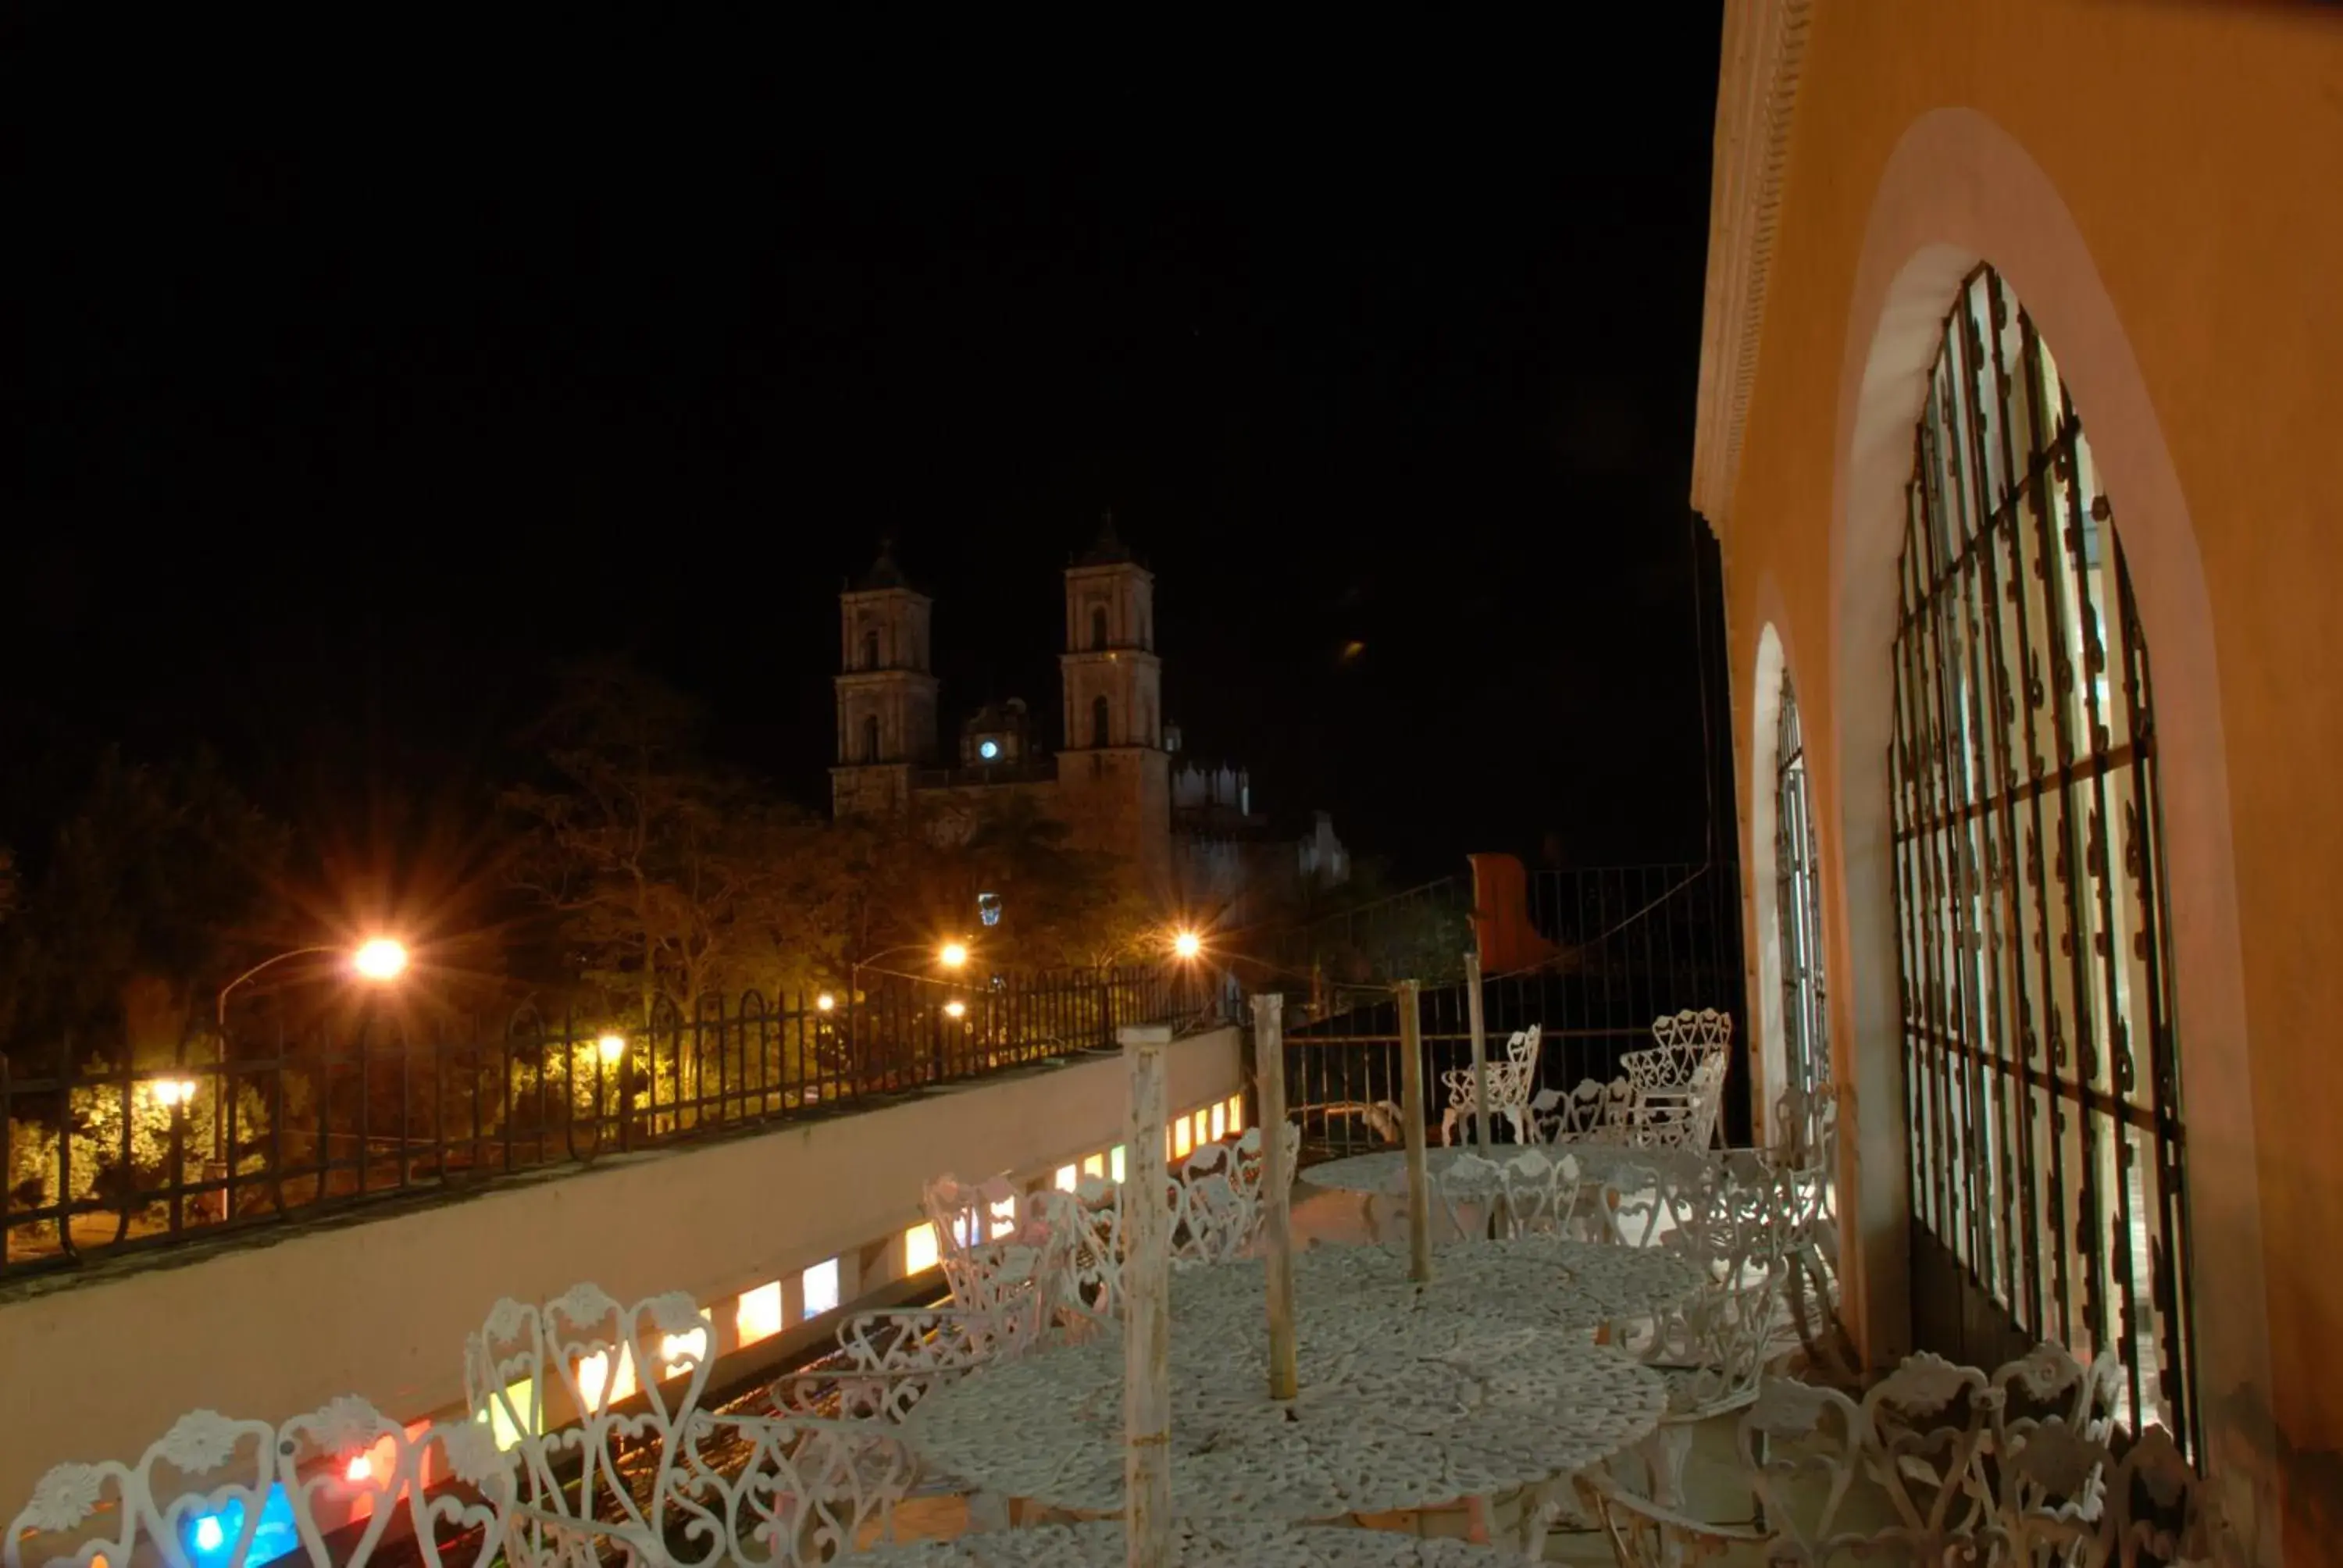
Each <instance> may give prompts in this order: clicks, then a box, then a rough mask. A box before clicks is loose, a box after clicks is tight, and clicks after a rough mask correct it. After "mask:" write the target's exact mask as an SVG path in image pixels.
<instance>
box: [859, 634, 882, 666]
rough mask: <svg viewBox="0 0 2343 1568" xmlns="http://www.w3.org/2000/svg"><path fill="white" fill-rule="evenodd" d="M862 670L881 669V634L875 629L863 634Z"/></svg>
mask: <svg viewBox="0 0 2343 1568" xmlns="http://www.w3.org/2000/svg"><path fill="white" fill-rule="evenodd" d="M862 668H865V669H876V668H879V633H878V631H877V630H876V629H875V628H874V629H872V630H870V631H866V632H864V633H863V634H862Z"/></svg>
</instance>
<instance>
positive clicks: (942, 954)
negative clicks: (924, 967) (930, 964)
mask: <svg viewBox="0 0 2343 1568" xmlns="http://www.w3.org/2000/svg"><path fill="white" fill-rule="evenodd" d="M936 962H938V963H940V964H941V965H943V966H944V968H946V969H948V970H956V969H958V968H960V966H961V965H962V964H965V963H966V962H968V944H967V943H965V942H946V943H945V944H944V945H943V947H942V948H941V949H940V950H938V952H937V953H936Z"/></svg>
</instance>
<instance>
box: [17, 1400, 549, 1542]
mask: <svg viewBox="0 0 2343 1568" xmlns="http://www.w3.org/2000/svg"><path fill="white" fill-rule="evenodd" d="M512 1481H513V1462H512V1459H511V1456H510V1455H508V1454H504V1453H500V1452H498V1450H497V1445H496V1443H495V1442H494V1441H493V1439H492V1438H491V1437H490V1435H489V1433H488V1431H487V1430H486V1429H485V1428H483V1427H481V1426H480V1425H479V1424H478V1422H469V1421H459V1422H451V1423H443V1424H440V1425H435V1426H431V1427H427V1428H426V1429H424V1430H423V1431H421V1432H416V1433H412V1434H410V1433H409V1432H407V1429H406V1428H405V1427H403V1426H401V1425H400V1424H399V1423H398V1422H395V1421H392V1420H391V1419H390V1418H388V1417H387V1416H386V1415H384V1414H383V1413H382V1412H380V1411H378V1410H377V1409H376V1408H375V1407H374V1406H373V1405H372V1404H369V1403H368V1402H367V1401H365V1400H363V1399H360V1398H358V1397H357V1396H356V1395H354V1394H352V1395H344V1396H343V1397H342V1398H339V1399H337V1400H335V1401H333V1402H331V1403H329V1404H327V1405H326V1406H325V1407H324V1408H323V1409H320V1410H317V1411H314V1412H310V1413H309V1414H307V1415H301V1416H296V1417H294V1418H293V1419H292V1420H290V1421H287V1422H285V1423H284V1424H283V1425H282V1426H281V1427H277V1426H271V1425H270V1424H269V1423H268V1422H261V1421H239V1420H236V1419H233V1418H231V1417H228V1416H225V1415H222V1414H220V1413H219V1412H216V1411H209V1410H198V1411H191V1412H188V1413H187V1414H186V1415H183V1416H181V1417H180V1418H179V1419H178V1420H177V1421H176V1422H174V1423H173V1424H172V1426H171V1429H170V1431H168V1432H166V1433H164V1434H163V1436H162V1437H161V1438H160V1439H158V1440H157V1441H156V1442H155V1443H154V1444H153V1445H152V1446H150V1447H149V1448H148V1449H147V1450H146V1453H145V1454H143V1455H142V1456H141V1457H140V1458H139V1459H138V1461H137V1462H136V1463H124V1462H120V1461H117V1460H107V1461H103V1462H98V1463H94V1464H84V1463H67V1464H60V1465H57V1466H55V1468H53V1469H51V1470H50V1471H49V1473H47V1474H45V1475H44V1476H43V1477H42V1478H41V1480H40V1482H39V1483H38V1484H36V1485H35V1487H34V1489H33V1495H32V1498H31V1500H30V1501H29V1502H28V1503H26V1504H25V1508H24V1509H23V1510H22V1511H21V1512H20V1513H18V1514H17V1515H16V1517H15V1519H14V1520H13V1521H11V1522H10V1523H9V1525H8V1527H7V1534H6V1537H5V1541H0V1562H5V1563H6V1565H7V1568H24V1565H25V1564H26V1563H52V1562H55V1563H92V1562H95V1561H96V1560H97V1559H99V1558H101V1557H102V1558H103V1559H104V1560H105V1561H106V1562H107V1563H143V1562H150V1561H155V1560H157V1559H159V1560H160V1561H162V1562H165V1563H172V1564H174V1565H175V1568H186V1564H188V1563H191V1562H196V1561H206V1562H220V1561H226V1562H235V1563H245V1562H264V1561H266V1560H268V1559H271V1558H283V1559H285V1560H287V1561H289V1562H295V1563H311V1564H316V1565H317V1568H325V1565H327V1564H344V1565H347V1568H360V1565H362V1564H365V1563H368V1562H370V1561H371V1560H372V1559H373V1557H374V1554H375V1553H376V1552H377V1549H379V1548H381V1547H382V1546H383V1544H384V1543H385V1542H389V1543H393V1547H394V1550H396V1551H397V1553H399V1554H400V1555H401V1556H402V1557H405V1556H407V1555H408V1554H409V1553H411V1554H412V1557H413V1558H414V1559H417V1560H420V1561H421V1562H422V1563H424V1564H425V1565H426V1568H443V1565H448V1564H467V1565H474V1568H485V1564H487V1563H489V1562H490V1561H491V1560H492V1559H494V1558H495V1556H496V1555H497V1554H498V1551H499V1549H500V1547H501V1545H502V1521H503V1519H504V1517H505V1512H506V1508H507V1506H508V1504H509V1503H510V1501H511V1497H512ZM443 1542H444V1543H447V1549H446V1550H445V1551H444V1552H443V1549H442V1543H443ZM28 1547H29V1548H30V1551H29V1552H28V1551H27V1548H28Z"/></svg>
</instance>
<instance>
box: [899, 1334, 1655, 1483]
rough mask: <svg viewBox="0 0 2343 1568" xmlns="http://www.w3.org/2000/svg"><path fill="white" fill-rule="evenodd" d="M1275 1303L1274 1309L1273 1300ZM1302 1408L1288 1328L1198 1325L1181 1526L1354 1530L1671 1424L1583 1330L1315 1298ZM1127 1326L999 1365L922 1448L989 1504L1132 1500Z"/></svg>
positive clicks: (1593, 1455) (1182, 1469)
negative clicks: (1284, 1347)
mask: <svg viewBox="0 0 2343 1568" xmlns="http://www.w3.org/2000/svg"><path fill="white" fill-rule="evenodd" d="M1255 1299H1256V1300H1258V1298H1255ZM1297 1326H1298V1337H1299V1340H1300V1364H1301V1381H1300V1387H1301V1394H1300V1397H1298V1398H1296V1399H1293V1400H1290V1401H1282V1402H1272V1401H1271V1400H1270V1398H1269V1393H1268V1376H1269V1373H1268V1344H1267V1340H1268V1330H1267V1324H1266V1320H1265V1317H1264V1316H1263V1315H1262V1313H1261V1312H1255V1313H1254V1314H1253V1316H1252V1321H1251V1322H1246V1323H1243V1324H1242V1325H1240V1324H1239V1323H1237V1322H1234V1321H1231V1320H1217V1319H1211V1318H1208V1319H1204V1320H1200V1321H1197V1322H1191V1323H1183V1322H1182V1321H1181V1319H1180V1317H1179V1316H1178V1313H1177V1310H1176V1308H1175V1311H1174V1315H1173V1318H1172V1346H1171V1357H1170V1361H1171V1382H1172V1389H1171V1412H1172V1422H1171V1425H1172V1439H1171V1470H1172V1515H1173V1516H1174V1517H1176V1518H1183V1519H1192V1520H1193V1519H1213V1518H1236V1519H1250V1520H1254V1521H1289V1522H1300V1521H1310V1520H1329V1519H1339V1518H1341V1517H1342V1516H1344V1515H1346V1514H1351V1513H1363V1512H1378V1513H1379V1512H1383V1511H1385V1510H1391V1509H1403V1508H1418V1507H1423V1506H1425V1505H1427V1504H1432V1503H1444V1502H1449V1501H1452V1500H1453V1499H1456V1498H1460V1497H1483V1496H1491V1495H1494V1494H1496V1493H1504V1492H1510V1491H1512V1490H1513V1489H1515V1488H1517V1487H1523V1486H1531V1485H1535V1484H1538V1483H1544V1482H1546V1481H1549V1480H1551V1479H1553V1478H1554V1477H1555V1476H1558V1475H1563V1474H1567V1473H1572V1472H1574V1471H1578V1470H1582V1469H1584V1468H1585V1467H1586V1466H1588V1465H1590V1464H1594V1463H1596V1462H1600V1461H1602V1460H1604V1459H1607V1458H1609V1457H1610V1456H1611V1455H1612V1454H1614V1453H1615V1452H1618V1451H1619V1450H1621V1449H1623V1448H1624V1447H1626V1446H1628V1445H1629V1444H1631V1443H1634V1442H1638V1441H1640V1440H1641V1439H1643V1438H1644V1436H1646V1435H1648V1434H1649V1433H1650V1432H1653V1431H1654V1429H1656V1428H1657V1426H1658V1424H1659V1421H1660V1417H1661V1415H1662V1414H1663V1413H1664V1411H1665V1410H1666V1407H1667V1390H1666V1386H1665V1384H1664V1383H1663V1382H1662V1381H1661V1380H1660V1378H1659V1376H1658V1375H1657V1374H1656V1373H1654V1372H1652V1371H1650V1370H1649V1369H1648V1368H1646V1367H1644V1366H1643V1365H1641V1364H1639V1363H1638V1362H1635V1361H1634V1360H1633V1359H1631V1358H1630V1357H1628V1356H1626V1355H1624V1354H1623V1353H1621V1352H1618V1351H1615V1350H1613V1349H1610V1348H1608V1347H1604V1346H1597V1345H1591V1344H1588V1343H1586V1342H1585V1339H1584V1334H1583V1332H1563V1331H1556V1330H1552V1329H1538V1328H1525V1327H1522V1326H1519V1325H1517V1324H1513V1323H1507V1322H1503V1321H1502V1320H1500V1321H1496V1322H1492V1321H1490V1320H1489V1319H1486V1318H1481V1317H1474V1316H1470V1315H1467V1314H1465V1313H1462V1312H1453V1311H1431V1310H1426V1311H1422V1312H1412V1313H1411V1312H1394V1311H1393V1307H1392V1303H1391V1302H1390V1300H1389V1298H1388V1297H1387V1296H1382V1295H1380V1294H1373V1295H1363V1296H1354V1297H1352V1298H1350V1299H1347V1300H1345V1299H1340V1298H1337V1299H1334V1300H1329V1301H1322V1302H1314V1303H1310V1302H1307V1301H1306V1298H1305V1305H1304V1306H1303V1308H1302V1312H1301V1313H1300V1316H1299V1322H1298V1325H1297ZM1122 1402H1123V1348H1122V1336H1121V1334H1120V1333H1119V1332H1108V1333H1105V1334H1101V1335H1100V1336H1098V1337H1097V1338H1095V1339H1093V1340H1091V1341H1089V1342H1085V1343H1082V1344H1078V1345H1072V1346H1068V1347H1064V1348H1061V1349H1056V1350H1051V1351H1047V1352H1042V1353H1041V1354H1039V1355H1035V1356H1031V1357H1028V1358H1026V1359H1024V1360H1021V1361H1019V1362H1012V1363H1011V1364H1009V1365H1007V1366H1001V1367H994V1368H989V1369H987V1370H985V1371H983V1372H978V1373H977V1374H975V1375H974V1376H971V1377H968V1378H965V1379H962V1380H961V1381H960V1382H958V1383H955V1384H953V1385H952V1386H950V1387H949V1388H942V1389H939V1390H937V1391H935V1392H932V1393H930V1394H929V1395H928V1397H927V1398H926V1399H924V1400H922V1401H921V1402H920V1406H919V1408H918V1410H917V1411H915V1412H913V1414H912V1416H911V1418H910V1422H908V1423H907V1424H906V1428H905V1435H906V1436H908V1437H909V1438H910V1441H911V1442H912V1443H913V1444H914V1445H915V1446H916V1447H917V1448H918V1449H919V1450H920V1452H921V1453H922V1454H923V1455H925V1457H926V1458H927V1459H928V1461H929V1462H931V1463H932V1464H934V1465H935V1466H936V1467H937V1468H938V1469H940V1470H941V1471H943V1472H944V1473H949V1474H950V1475H953V1476H955V1477H958V1478H959V1479H960V1480H962V1481H964V1482H966V1483H970V1485H973V1486H975V1487H978V1488H980V1489H982V1490H983V1491H986V1492H989V1493H998V1494H1001V1495H1003V1496H1007V1497H1012V1498H1026V1499H1030V1500H1033V1501H1036V1502H1039V1503H1046V1504H1048V1505H1051V1506H1052V1507H1057V1508H1062V1509H1066V1510H1069V1511H1071V1512H1073V1513H1092V1514H1109V1513H1119V1512H1121V1508H1122V1505H1123V1433H1124V1422H1123V1408H1122Z"/></svg>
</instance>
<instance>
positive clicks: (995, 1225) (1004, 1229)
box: [992, 1198, 1017, 1241]
mask: <svg viewBox="0 0 2343 1568" xmlns="http://www.w3.org/2000/svg"><path fill="white" fill-rule="evenodd" d="M1016 1229H1017V1200H1016V1199H1014V1198H1003V1199H1001V1201H999V1202H997V1203H995V1204H993V1206H992V1236H993V1240H995V1241H999V1240H1000V1239H1001V1237H1003V1236H1006V1235H1008V1234H1009V1233H1010V1232H1011V1231H1014V1230H1016Z"/></svg>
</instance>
